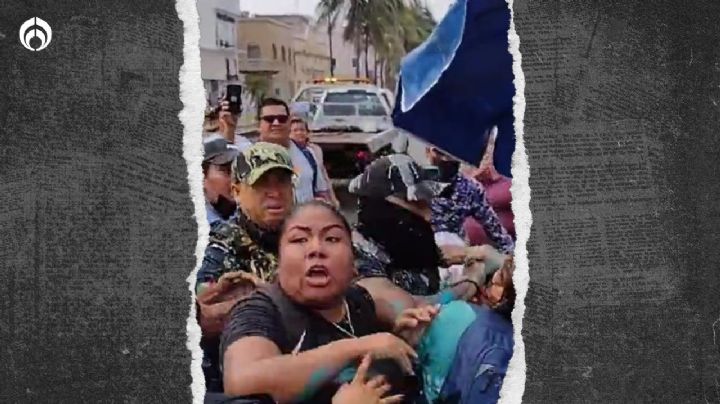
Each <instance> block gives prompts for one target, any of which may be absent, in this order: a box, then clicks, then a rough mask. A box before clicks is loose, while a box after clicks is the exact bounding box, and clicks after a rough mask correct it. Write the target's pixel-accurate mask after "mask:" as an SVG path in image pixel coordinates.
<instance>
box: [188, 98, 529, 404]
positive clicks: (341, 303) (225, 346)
mask: <svg viewBox="0 0 720 404" xmlns="http://www.w3.org/2000/svg"><path fill="white" fill-rule="evenodd" d="M258 121H259V128H258V132H259V138H258V139H257V140H253V141H251V140H249V139H246V138H243V137H242V136H238V135H236V134H235V132H236V130H235V125H236V122H237V117H236V116H234V115H233V114H232V113H230V112H229V109H228V108H227V103H226V102H222V103H220V107H219V108H217V109H215V110H213V111H211V112H210V113H209V114H208V115H207V116H206V122H205V128H204V129H205V134H204V139H203V144H204V149H205V155H204V161H203V164H202V169H203V175H204V189H205V199H206V213H207V220H208V222H209V223H210V226H211V231H210V235H209V236H210V237H209V244H208V246H207V248H206V250H205V256H204V259H203V261H202V265H201V267H200V269H199V271H198V273H197V284H196V296H197V308H198V310H197V313H198V316H197V319H198V322H199V324H200V327H201V329H202V333H203V335H202V340H201V347H202V349H203V355H204V356H203V364H202V368H203V372H204V375H205V385H206V389H207V393H206V398H205V400H206V402H217V403H219V402H228V403H230V402H232V403H275V402H277V403H286V402H293V403H335V404H354V403H384V404H388V403H424V404H432V403H491V402H496V401H497V399H498V397H499V391H500V387H501V385H502V381H503V377H504V375H505V372H506V369H507V366H508V362H509V360H510V357H511V356H512V350H513V340H512V323H511V321H510V313H511V311H512V309H513V305H514V301H515V292H514V288H513V283H512V274H513V271H514V263H513V258H512V254H513V250H514V232H513V227H512V211H511V210H510V195H509V186H508V185H507V184H509V182H510V180H509V179H508V178H505V177H502V176H500V175H499V174H498V173H497V172H496V171H494V169H493V164H492V140H493V136H494V134H493V133H488V134H487V136H488V145H489V146H488V147H487V148H486V152H485V157H484V158H483V160H482V163H481V164H480V166H479V167H478V168H474V169H473V168H468V167H461V163H460V162H459V161H457V160H455V159H453V158H452V157H451V156H449V155H447V154H445V153H443V152H442V151H440V150H438V149H436V148H432V147H431V148H428V149H427V154H428V159H429V161H430V163H431V164H432V165H433V166H435V167H437V169H438V173H439V174H438V175H435V176H433V175H431V172H430V171H428V170H426V169H424V168H423V167H421V166H420V165H419V164H418V163H417V162H415V161H414V160H413V159H412V158H411V157H410V156H409V155H407V154H404V153H397V154H391V155H388V156H383V157H379V158H377V159H376V160H374V161H373V162H372V163H371V164H370V165H368V166H367V167H366V168H365V170H364V172H363V173H362V174H360V175H359V176H358V177H357V178H355V179H353V180H352V181H351V183H350V186H349V192H350V193H352V194H354V195H356V196H357V198H358V206H357V223H354V224H352V225H351V224H350V223H348V221H347V220H346V218H345V217H344V216H343V215H342V214H341V213H340V211H339V209H338V208H339V203H338V200H337V198H336V197H335V195H334V193H333V190H332V187H331V186H330V179H329V178H328V175H327V171H326V170H325V169H324V167H323V156H322V151H321V150H320V148H319V147H317V146H315V145H313V144H312V143H311V142H310V141H309V134H308V128H307V123H306V122H305V121H303V119H301V118H299V117H294V116H292V114H291V111H290V109H289V108H288V105H287V104H286V103H285V102H283V101H282V100H278V99H273V98H268V99H265V100H263V101H262V102H261V103H260V105H259V109H258Z"/></svg>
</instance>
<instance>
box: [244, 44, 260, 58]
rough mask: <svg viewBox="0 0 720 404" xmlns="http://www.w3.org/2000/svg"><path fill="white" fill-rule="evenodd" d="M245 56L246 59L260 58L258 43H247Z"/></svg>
mask: <svg viewBox="0 0 720 404" xmlns="http://www.w3.org/2000/svg"><path fill="white" fill-rule="evenodd" d="M247 57H248V59H260V58H262V54H261V52H260V45H257V44H248V46H247Z"/></svg>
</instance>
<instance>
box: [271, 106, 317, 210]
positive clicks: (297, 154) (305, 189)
mask: <svg viewBox="0 0 720 404" xmlns="http://www.w3.org/2000/svg"><path fill="white" fill-rule="evenodd" d="M258 118H259V119H258V120H259V121H260V127H259V132H260V139H259V140H260V141H263V142H268V143H275V144H277V145H280V146H283V147H285V148H287V149H288V152H289V153H290V158H291V160H292V163H293V169H294V171H295V175H296V176H297V179H296V181H295V202H296V203H298V204H299V203H303V202H307V201H310V200H312V199H315V198H321V199H325V200H327V201H331V196H330V192H329V189H330V187H329V186H328V183H327V181H326V180H325V178H323V176H322V175H313V172H314V170H313V167H312V164H311V163H310V161H308V158H307V157H306V156H305V154H304V153H303V152H302V150H300V148H299V147H298V146H297V145H296V144H295V143H294V142H293V141H291V140H290V108H288V105H287V104H286V103H285V101H282V100H279V99H277V98H266V99H264V100H262V102H261V103H260V107H259V110H258Z"/></svg>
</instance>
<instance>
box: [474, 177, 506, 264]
mask: <svg viewBox="0 0 720 404" xmlns="http://www.w3.org/2000/svg"><path fill="white" fill-rule="evenodd" d="M468 181H469V180H468ZM475 191H476V192H474V195H473V196H472V201H473V203H472V208H471V216H472V217H473V218H474V219H475V220H477V222H478V223H480V224H481V225H482V227H483V229H485V233H486V234H487V235H488V238H490V240H492V241H493V243H495V246H496V247H497V248H498V250H500V251H502V252H504V253H511V252H512V251H513V250H514V249H515V242H514V241H513V239H512V237H510V233H508V231H507V230H506V229H505V228H504V227H503V225H502V223H500V219H499V218H498V216H497V213H495V210H494V209H493V208H492V206H490V203H489V202H488V200H487V198H486V196H485V190H484V189H483V188H481V187H480V186H476V187H475Z"/></svg>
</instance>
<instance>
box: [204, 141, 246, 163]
mask: <svg viewBox="0 0 720 404" xmlns="http://www.w3.org/2000/svg"><path fill="white" fill-rule="evenodd" d="M203 146H204V148H205V154H204V156H203V163H210V164H213V165H218V166H221V165H225V164H229V163H231V162H232V161H233V160H235V157H237V155H238V154H239V153H240V151H239V150H238V149H237V148H236V147H235V145H233V144H231V143H230V142H228V141H227V140H226V139H225V138H223V137H221V136H217V135H214V136H209V137H207V138H205V140H203Z"/></svg>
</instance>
